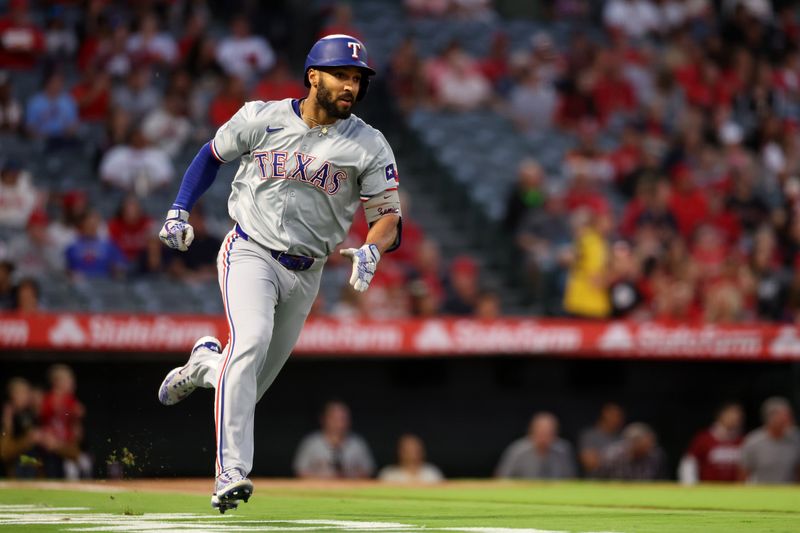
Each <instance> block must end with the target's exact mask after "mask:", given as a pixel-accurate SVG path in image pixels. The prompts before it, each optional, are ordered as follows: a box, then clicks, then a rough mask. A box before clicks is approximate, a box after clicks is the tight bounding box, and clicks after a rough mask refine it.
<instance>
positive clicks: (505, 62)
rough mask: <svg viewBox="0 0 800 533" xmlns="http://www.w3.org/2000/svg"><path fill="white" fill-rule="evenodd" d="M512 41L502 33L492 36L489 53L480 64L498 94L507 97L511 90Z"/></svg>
mask: <svg viewBox="0 0 800 533" xmlns="http://www.w3.org/2000/svg"><path fill="white" fill-rule="evenodd" d="M509 46H510V39H509V37H508V35H506V34H505V33H504V32H502V31H498V32H496V33H495V34H494V35H493V36H492V44H491V46H490V47H489V53H488V54H487V55H486V57H485V58H483V60H481V62H480V69H481V72H483V74H484V76H486V78H487V79H488V80H489V81H490V82H491V84H492V87H494V90H495V91H496V92H497V93H498V94H502V95H506V94H508V91H509V89H510V88H511V66H510V65H509V59H510V55H511V54H510V51H509Z"/></svg>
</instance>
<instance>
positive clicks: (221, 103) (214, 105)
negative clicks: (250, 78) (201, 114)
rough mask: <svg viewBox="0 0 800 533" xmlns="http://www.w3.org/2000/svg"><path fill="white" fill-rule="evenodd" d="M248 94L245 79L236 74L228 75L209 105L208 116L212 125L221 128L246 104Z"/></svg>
mask: <svg viewBox="0 0 800 533" xmlns="http://www.w3.org/2000/svg"><path fill="white" fill-rule="evenodd" d="M246 96H247V92H246V90H245V84H244V81H242V79H241V78H237V77H236V76H230V77H228V78H227V79H226V80H225V82H224V84H223V85H222V87H220V90H219V92H218V93H217V95H216V96H215V97H214V99H213V100H212V101H211V105H210V106H209V109H208V118H209V121H210V122H211V125H212V126H213V127H215V128H219V127H220V126H222V125H223V124H225V123H226V122H228V120H229V119H230V118H231V117H232V116H233V115H234V114H235V113H236V112H237V111H239V108H240V107H242V105H244V102H245V99H246Z"/></svg>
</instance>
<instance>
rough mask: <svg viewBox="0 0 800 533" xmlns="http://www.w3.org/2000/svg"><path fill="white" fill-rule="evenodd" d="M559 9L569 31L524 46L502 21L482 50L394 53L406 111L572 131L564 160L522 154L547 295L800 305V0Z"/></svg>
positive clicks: (597, 300) (715, 307) (624, 308)
mask: <svg viewBox="0 0 800 533" xmlns="http://www.w3.org/2000/svg"><path fill="white" fill-rule="evenodd" d="M457 3H458V2H453V4H457ZM443 4H448V2H443ZM483 4H488V3H485V2H484V3H483ZM496 4H497V5H496V6H495V7H496V9H497V10H499V11H501V12H503V13H505V12H509V11H513V9H512V8H511V7H509V4H514V5H516V4H515V3H514V2H500V1H498V2H496ZM517 4H519V3H517ZM406 6H407V11H408V14H409V16H410V17H419V16H427V17H433V16H439V15H438V14H437V13H422V14H421V13H419V10H418V8H417V6H416V3H415V2H406ZM543 6H546V8H543V10H541V11H540V12H539V13H537V14H536V15H537V16H539V17H540V20H542V17H546V18H545V20H547V21H548V22H549V23H552V24H553V25H559V24H560V27H561V28H563V27H568V28H570V30H568V31H567V35H564V34H563V32H562V34H559V39H556V38H554V35H553V34H552V33H551V32H549V31H548V30H546V29H542V30H540V31H537V32H536V33H534V34H533V35H531V37H530V41H529V44H528V45H527V46H526V47H523V48H521V49H513V48H512V46H511V44H510V39H509V36H508V35H506V34H505V33H503V31H502V27H503V26H502V24H501V25H498V26H497V27H499V28H501V30H500V31H498V33H497V34H496V35H495V36H494V37H493V39H492V41H491V45H490V46H489V48H488V49H487V50H486V51H485V53H484V55H482V56H480V57H478V56H473V55H471V54H470V53H469V52H468V51H467V48H466V47H464V46H463V45H462V43H460V42H459V41H457V40H456V41H452V42H450V43H449V44H447V45H446V46H445V47H444V48H443V49H442V50H440V51H438V52H436V53H434V55H432V56H430V57H427V56H426V55H425V54H422V53H421V52H420V50H419V49H418V47H417V44H418V43H417V42H416V41H415V40H414V39H413V38H408V39H406V40H405V41H403V42H402V43H401V44H400V45H399V46H398V47H397V48H396V49H395V52H394V55H393V57H392V59H391V61H390V67H389V76H390V79H391V87H392V88H393V90H394V94H395V96H396V97H397V99H398V101H399V104H400V106H401V108H402V109H403V110H404V111H406V112H413V111H414V110H416V109H419V108H420V107H430V108H434V109H439V110H449V111H451V112H454V113H459V112H469V111H473V110H486V109H491V110H494V111H495V112H497V113H502V114H506V115H507V116H508V117H509V118H510V120H511V121H512V122H513V124H514V125H515V127H516V128H517V129H518V131H519V135H521V136H530V137H531V138H532V139H538V140H537V141H536V142H537V143H540V144H546V143H548V142H551V141H550V140H549V137H551V135H550V134H551V133H552V138H562V139H564V138H566V139H569V140H570V143H569V144H568V146H571V147H570V148H567V149H566V151H565V152H564V153H563V157H561V158H560V162H559V163H558V164H557V165H555V167H554V165H552V163H551V162H548V163H547V165H546V166H547V168H546V169H545V165H543V164H540V162H539V161H537V160H536V159H533V158H530V157H529V158H526V159H524V160H523V161H521V162H520V165H519V178H518V184H517V186H516V187H515V188H514V189H513V190H512V191H511V193H510V195H509V197H508V201H507V210H506V218H505V222H504V230H505V231H507V232H508V233H510V234H511V235H513V236H514V237H515V239H516V242H517V247H518V251H519V253H520V255H521V256H522V258H523V263H524V265H525V271H526V277H527V279H528V283H529V285H530V287H531V288H532V289H533V291H534V294H535V295H536V300H537V303H539V304H540V305H541V307H542V308H543V310H544V311H546V312H548V313H550V314H557V315H567V316H577V317H590V318H609V317H634V318H641V319H653V318H655V319H662V320H666V321H695V320H705V321H709V322H732V321H742V320H753V319H760V320H771V321H794V320H796V319H797V318H798V317H800V292H798V291H800V256H798V255H797V251H798V242H800V241H798V239H800V237H799V236H798V235H799V234H798V227H800V210H798V202H797V199H798V197H800V179H799V178H798V176H799V175H800V157H799V155H800V150H799V148H800V145H799V144H798V139H799V138H800V137H798V135H797V132H798V125H800V91H798V83H797V80H798V75H800V74H799V72H800V71H798V68H800V63H798V59H799V58H800V16H798V6H797V4H796V2H790V1H775V2H760V1H759V2H751V1H741V0H730V1H724V2H712V1H711V0H699V1H693V2H683V1H677V0H667V1H659V2H656V1H652V0H608V1H605V2H588V1H576V2H549V3H544V4H543ZM485 7H487V8H491V6H490V5H486V6H485ZM517 7H521V6H517ZM540 28H547V24H544V25H542V26H540ZM587 30H588V31H587ZM426 52H427V51H426ZM488 178H490V175H487V179H488Z"/></svg>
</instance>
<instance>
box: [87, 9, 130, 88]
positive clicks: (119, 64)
mask: <svg viewBox="0 0 800 533" xmlns="http://www.w3.org/2000/svg"><path fill="white" fill-rule="evenodd" d="M129 37H130V30H129V29H128V25H127V24H124V23H117V24H114V25H113V26H106V25H104V26H103V28H102V32H101V33H100V34H99V35H98V36H97V37H88V38H87V39H85V40H84V41H83V43H82V45H81V50H80V51H79V52H78V56H79V64H81V65H82V66H83V68H87V67H89V66H90V65H96V66H97V67H99V68H100V69H101V70H102V71H104V72H106V73H107V74H109V75H110V76H111V77H112V78H114V80H115V81H116V80H120V79H123V78H125V77H126V76H128V75H129V74H130V73H131V72H132V71H133V68H134V65H133V60H132V58H131V56H130V54H129V53H128V39H129Z"/></svg>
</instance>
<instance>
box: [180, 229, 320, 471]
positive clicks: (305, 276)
mask: <svg viewBox="0 0 800 533" xmlns="http://www.w3.org/2000/svg"><path fill="white" fill-rule="evenodd" d="M324 264H325V260H317V261H316V262H315V263H314V265H313V266H312V267H311V268H309V269H308V270H303V271H292V270H288V269H286V268H285V267H284V266H283V265H281V264H280V263H278V262H277V261H276V260H275V259H274V258H273V257H272V255H271V254H270V252H269V251H268V250H267V249H266V248H264V247H262V246H261V245H259V244H256V243H255V242H253V241H252V240H246V239H245V238H243V237H242V236H241V235H240V234H238V233H236V231H234V230H231V231H230V232H229V233H228V235H227V236H226V238H225V240H224V241H223V244H222V247H221V248H220V251H219V254H218V256H217V269H218V274H219V285H220V290H221V291H222V300H223V303H224V305H225V315H226V318H227V320H228V328H229V338H228V343H227V345H226V346H225V348H224V349H223V351H222V356H220V355H219V354H216V353H213V352H211V351H210V350H200V351H198V353H197V355H196V356H195V358H194V359H195V362H194V368H193V369H192V379H193V380H194V382H195V383H196V384H197V385H198V386H200V387H206V388H214V389H216V391H215V394H214V421H215V426H216V437H217V456H216V472H217V475H219V474H220V473H221V472H222V471H223V470H228V469H231V468H238V469H239V470H241V471H242V472H243V473H244V474H245V475H247V474H249V473H250V471H251V470H252V468H253V424H254V421H253V418H254V414H255V408H256V403H257V402H258V400H260V399H261V397H262V396H263V395H264V393H265V392H266V391H267V389H268V388H269V386H270V385H271V384H272V382H273V381H274V380H275V377H276V376H277V375H278V372H280V370H281V368H282V367H283V365H284V363H286V360H287V359H288V358H289V355H290V353H291V351H292V348H294V345H295V343H296V342H297V339H298V337H299V336H300V331H301V330H302V329H303V324H304V323H305V320H306V317H307V316H308V313H309V311H310V310H311V306H312V304H313V303H314V299H315V298H316V296H317V292H318V290H319V282H320V277H321V275H322V267H323V266H324Z"/></svg>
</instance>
